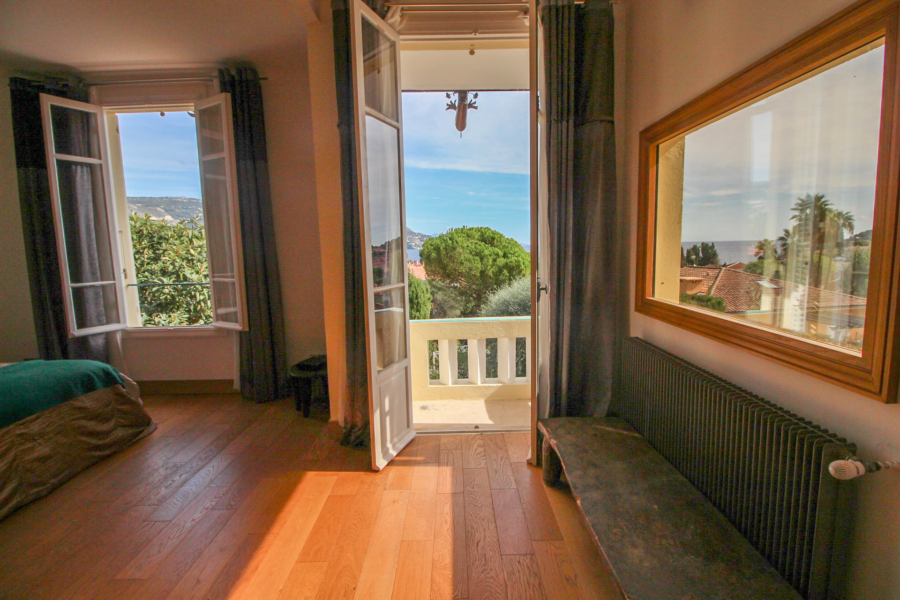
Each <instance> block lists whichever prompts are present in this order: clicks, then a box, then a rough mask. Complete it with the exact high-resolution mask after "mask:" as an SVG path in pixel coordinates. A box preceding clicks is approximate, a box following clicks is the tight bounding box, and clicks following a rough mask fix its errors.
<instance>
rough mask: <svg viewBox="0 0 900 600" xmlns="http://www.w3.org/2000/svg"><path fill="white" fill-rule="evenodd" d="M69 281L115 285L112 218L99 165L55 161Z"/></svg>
mask: <svg viewBox="0 0 900 600" xmlns="http://www.w3.org/2000/svg"><path fill="white" fill-rule="evenodd" d="M56 172H57V182H58V184H59V201H60V208H61V212H62V219H63V233H64V236H65V243H66V256H67V257H68V262H69V280H70V281H71V282H72V283H75V284H78V283H95V282H98V281H113V280H114V279H115V268H114V266H113V256H112V249H111V247H110V240H109V220H108V219H109V215H108V214H107V211H106V198H105V196H104V194H103V176H102V170H101V167H100V165H90V164H85V163H77V162H69V161H65V160H57V161H56Z"/></svg>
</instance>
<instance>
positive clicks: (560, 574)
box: [534, 541, 583, 600]
mask: <svg viewBox="0 0 900 600" xmlns="http://www.w3.org/2000/svg"><path fill="white" fill-rule="evenodd" d="M534 555H535V557H536V558H537V563H538V567H539V568H540V571H541V581H543V582H544V591H545V592H547V599H548V600H581V599H582V598H583V596H582V595H581V586H580V585H579V584H578V576H577V575H576V574H575V568H574V567H573V566H572V561H571V560H570V559H569V551H568V549H567V548H566V543H565V542H560V541H553V542H534Z"/></svg>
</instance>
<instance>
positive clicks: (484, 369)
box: [409, 317, 531, 431]
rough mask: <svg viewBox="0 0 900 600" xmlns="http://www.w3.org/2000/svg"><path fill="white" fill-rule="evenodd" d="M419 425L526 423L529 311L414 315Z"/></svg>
mask: <svg viewBox="0 0 900 600" xmlns="http://www.w3.org/2000/svg"><path fill="white" fill-rule="evenodd" d="M409 329H410V352H411V359H412V399H413V414H414V417H413V421H414V423H415V426H416V429H417V430H440V431H472V430H479V431H485V430H497V429H502V430H516V429H528V428H529V427H530V424H531V354H530V352H528V351H527V349H528V348H529V344H530V341H531V317H483V318H472V319H429V320H423V321H411V322H410V325H409Z"/></svg>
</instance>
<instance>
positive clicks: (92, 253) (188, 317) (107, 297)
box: [42, 94, 245, 336]
mask: <svg viewBox="0 0 900 600" xmlns="http://www.w3.org/2000/svg"><path fill="white" fill-rule="evenodd" d="M42 108H43V116H44V129H45V138H46V146H47V155H48V166H49V169H48V171H49V177H50V187H51V196H52V198H53V208H54V218H55V222H56V232H57V246H58V249H59V254H60V271H61V277H62V281H63V287H64V298H65V301H66V316H67V321H68V325H69V333H70V335H72V336H81V335H90V334H94V333H102V332H104V331H112V330H117V329H123V328H125V327H128V326H131V327H139V326H142V325H162V326H178V325H206V324H210V325H213V326H216V327H222V328H227V329H245V326H244V323H245V318H244V314H245V308H244V306H245V303H244V285H243V268H242V262H243V261H242V256H241V253H240V250H239V249H240V247H241V244H240V231H239V215H238V208H237V192H236V189H237V186H236V182H235V166H234V149H233V148H234V143H233V138H232V131H231V100H230V97H229V96H228V95H227V94H219V95H215V96H212V97H210V98H207V99H205V100H202V101H197V102H193V103H189V104H180V105H178V106H152V107H146V106H145V107H143V108H141V109H128V110H115V109H104V107H101V106H98V105H93V104H85V103H81V102H74V101H70V100H64V99H61V98H57V97H54V96H42ZM148 110H153V111H154V112H155V113H156V114H157V115H159V114H161V113H164V112H165V111H166V110H169V111H170V114H171V118H170V123H174V122H175V120H176V119H178V118H180V119H181V120H182V125H183V124H184V122H186V121H188V120H190V122H191V124H190V126H191V127H193V128H194V130H195V131H196V134H195V135H191V136H188V137H189V138H190V139H191V140H193V143H194V145H195V147H196V150H195V151H196V152H197V155H196V156H197V158H196V163H194V165H193V168H194V169H196V171H195V172H194V177H195V178H196V179H197V180H198V181H199V183H200V186H199V187H200V190H201V192H200V194H199V195H201V196H202V200H199V201H198V203H195V204H199V203H202V208H200V206H199V205H198V206H190V207H188V206H184V207H180V208H182V209H183V210H181V211H173V212H175V213H176V216H177V218H172V215H169V214H165V215H163V214H156V215H155V217H157V219H156V220H154V219H153V218H147V217H143V218H141V217H138V216H137V215H138V214H145V215H146V214H148V213H149V214H151V215H152V214H153V213H154V210H155V211H157V212H159V210H160V209H161V208H163V207H159V206H153V207H150V206H141V199H140V198H134V197H131V198H129V197H128V194H127V191H126V185H125V179H126V176H125V172H126V170H127V168H126V167H127V165H126V162H127V161H125V160H123V152H122V136H121V135H120V132H121V128H120V127H119V117H120V116H121V117H122V118H123V120H127V118H128V117H129V116H132V117H133V116H137V115H135V114H133V113H141V112H143V113H146V112H147V111H148ZM126 113H127V114H126ZM160 129H162V130H164V129H165V127H161V128H160ZM182 129H183V127H182ZM163 137H165V135H163ZM181 138H183V139H182V141H184V139H187V138H185V136H184V135H183V134H182V135H181ZM133 159H134V157H133V156H132V157H131V160H133ZM129 200H131V201H132V203H129ZM145 204H147V203H146V202H145ZM185 204H191V203H189V202H188V203H185ZM166 208H170V207H166ZM185 210H186V211H187V212H191V211H193V212H194V214H193V215H189V214H187V213H185ZM163 212H165V210H163ZM132 213H134V214H132ZM185 217H187V218H188V219H189V220H188V221H183V220H182V219H183V218H185ZM179 222H180V225H179ZM154 236H156V237H157V238H164V239H166V240H176V241H178V240H180V242H183V244H180V245H186V248H180V249H178V250H177V251H176V250H175V248H176V246H178V245H179V244H175V245H174V246H173V245H172V244H171V243H169V242H165V243H162V244H161V243H156V244H155V246H154V247H153V250H155V251H156V252H157V254H159V253H160V252H162V254H159V255H158V256H153V257H152V260H148V259H147V257H146V256H139V258H138V260H136V257H135V252H136V250H137V251H138V254H139V255H143V253H144V252H145V251H147V250H148V247H147V245H148V244H151V242H148V241H147V240H148V239H151V238H153V237H154ZM180 242H179V243H180ZM172 243H175V242H172ZM167 244H168V247H171V248H172V250H171V251H169V252H167V250H166V248H167ZM182 261H183V262H184V266H183V267H178V266H177V263H179V262H182ZM154 262H156V263H172V264H173V265H175V266H168V267H166V268H155V267H158V265H154V264H153V263H154ZM148 273H150V275H148Z"/></svg>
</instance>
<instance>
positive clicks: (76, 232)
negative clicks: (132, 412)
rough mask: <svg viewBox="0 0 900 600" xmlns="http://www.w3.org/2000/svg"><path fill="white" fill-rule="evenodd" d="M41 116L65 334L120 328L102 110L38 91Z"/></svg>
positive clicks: (117, 257)
mask: <svg viewBox="0 0 900 600" xmlns="http://www.w3.org/2000/svg"><path fill="white" fill-rule="evenodd" d="M41 116H42V119H43V125H44V142H45V145H46V150H47V171H48V175H49V179H50V195H51V199H52V204H53V220H54V226H55V228H56V243H57V248H58V250H59V266H60V276H61V279H62V286H63V298H64V302H65V310H66V322H67V324H68V330H69V335H70V336H72V337H78V336H84V335H92V334H96V333H103V332H107V331H115V330H118V329H124V328H125V327H126V326H127V316H126V310H125V283H124V277H123V274H122V260H121V253H120V249H119V243H118V235H117V233H116V218H115V206H114V203H113V195H112V182H111V181H112V180H111V176H110V168H109V150H108V146H107V139H106V121H105V119H104V118H103V111H102V109H101V108H100V107H99V106H95V105H93V104H86V103H84V102H76V101H74V100H68V99H65V98H59V97H57V96H50V95H47V94H41Z"/></svg>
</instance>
